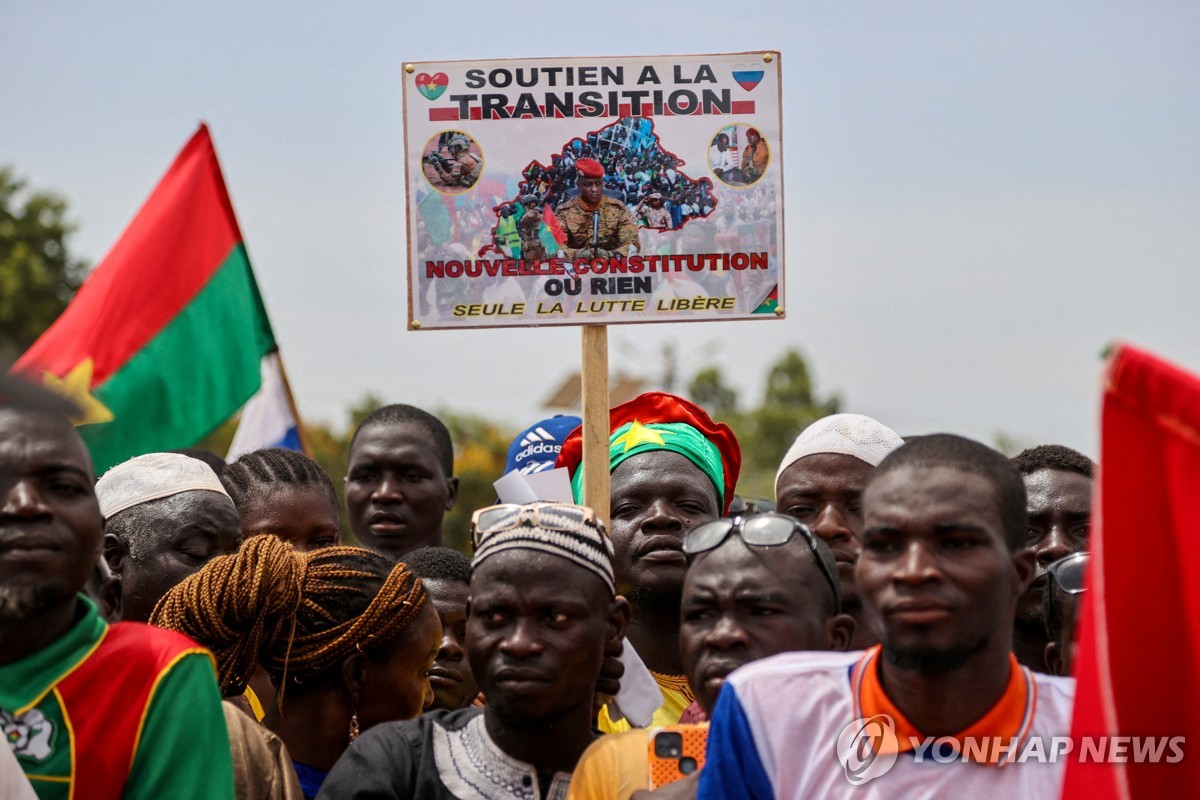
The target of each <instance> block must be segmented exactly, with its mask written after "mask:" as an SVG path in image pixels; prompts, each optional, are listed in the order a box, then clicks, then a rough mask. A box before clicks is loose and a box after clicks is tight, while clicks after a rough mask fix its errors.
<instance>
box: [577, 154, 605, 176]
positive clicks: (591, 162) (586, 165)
mask: <svg viewBox="0 0 1200 800" xmlns="http://www.w3.org/2000/svg"><path fill="white" fill-rule="evenodd" d="M575 169H577V170H579V174H580V175H582V176H583V177H585V178H603V177H604V165H603V164H601V163H600V162H599V161H597V160H596V159H594V158H581V159H579V160H578V161H576V162H575Z"/></svg>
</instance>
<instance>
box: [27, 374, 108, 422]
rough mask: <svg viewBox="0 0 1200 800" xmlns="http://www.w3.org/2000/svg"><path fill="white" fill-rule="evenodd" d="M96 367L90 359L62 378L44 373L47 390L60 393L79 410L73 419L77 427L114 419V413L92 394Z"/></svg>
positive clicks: (43, 379) (43, 378)
mask: <svg viewBox="0 0 1200 800" xmlns="http://www.w3.org/2000/svg"><path fill="white" fill-rule="evenodd" d="M94 367H95V363H94V362H93V361H92V359H91V358H90V357H88V358H85V359H84V360H83V361H80V362H79V363H78V364H76V365H75V366H74V367H72V369H71V371H70V372H68V373H67V374H66V375H64V376H63V377H61V378H60V377H58V376H57V375H54V374H52V373H49V372H43V373H42V382H43V383H44V384H45V385H46V388H47V389H49V390H51V391H53V392H58V393H59V394H61V395H62V396H63V397H65V398H67V399H68V400H70V401H71V402H73V403H74V404H75V405H76V406H77V407H78V408H79V413H78V414H77V415H75V416H73V417H71V422H73V423H75V424H76V425H93V424H95V423H97V422H112V421H113V419H114V417H113V413H112V411H110V410H109V409H108V407H107V406H105V405H104V404H103V403H101V402H100V401H99V400H97V399H96V396H95V395H93V394H92V392H91V389H92V370H93V368H94Z"/></svg>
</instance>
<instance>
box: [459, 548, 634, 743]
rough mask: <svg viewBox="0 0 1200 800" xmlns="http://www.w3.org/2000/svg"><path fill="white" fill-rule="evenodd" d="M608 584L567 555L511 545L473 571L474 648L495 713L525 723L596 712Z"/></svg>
mask: <svg viewBox="0 0 1200 800" xmlns="http://www.w3.org/2000/svg"><path fill="white" fill-rule="evenodd" d="M612 607H613V598H612V596H611V595H610V594H609V591H608V587H606V586H605V585H604V584H603V582H602V581H601V580H600V579H599V578H598V577H596V576H594V575H592V574H591V573H590V572H588V571H587V570H585V569H583V568H582V567H578V566H575V565H574V564H572V563H571V562H570V561H568V560H566V559H565V558H560V557H558V556H554V555H550V554H543V553H535V552H530V551H527V550H511V551H508V552H502V553H498V554H496V555H494V556H492V557H491V558H488V559H487V560H486V561H484V562H483V563H482V564H480V565H478V566H477V567H476V568H475V570H474V572H473V573H472V575H471V607H470V610H469V612H468V615H467V653H468V657H469V658H470V661H471V672H472V673H473V674H474V675H475V678H476V680H477V681H478V682H479V687H480V688H481V689H482V690H483V693H484V694H485V695H486V696H487V708H488V713H495V714H498V715H499V716H500V717H502V718H504V719H506V720H509V721H520V722H523V723H525V724H528V723H529V722H533V721H537V720H554V719H555V718H557V717H561V716H564V715H566V714H569V713H571V712H575V711H579V710H580V709H581V708H583V709H586V710H587V713H590V711H591V708H592V696H593V695H594V694H595V690H596V679H597V678H598V677H599V675H600V663H601V661H602V660H603V658H604V648H605V644H606V643H607V642H608V641H609V640H610V639H613V638H615V637H619V636H620V634H621V631H619V630H615V629H614V626H613V625H612V624H611V623H610V617H611V608H612Z"/></svg>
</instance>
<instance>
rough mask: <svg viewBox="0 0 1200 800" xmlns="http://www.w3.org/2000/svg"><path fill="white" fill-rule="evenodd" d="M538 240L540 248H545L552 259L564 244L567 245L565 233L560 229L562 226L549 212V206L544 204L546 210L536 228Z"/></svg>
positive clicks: (551, 212) (552, 213)
mask: <svg viewBox="0 0 1200 800" xmlns="http://www.w3.org/2000/svg"><path fill="white" fill-rule="evenodd" d="M538 238H539V239H541V241H542V247H545V248H546V252H547V253H549V254H550V257H551V258H553V257H554V254H555V253H557V252H558V251H559V250H560V249H561V248H562V246H563V245H564V244H566V243H567V232H566V231H564V230H563V229H562V224H561V223H560V222H559V221H558V217H556V216H555V215H554V212H553V211H551V210H550V204H549V203H547V204H546V210H545V211H544V212H542V224H541V225H540V226H539V227H538Z"/></svg>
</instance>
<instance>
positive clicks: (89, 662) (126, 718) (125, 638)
mask: <svg viewBox="0 0 1200 800" xmlns="http://www.w3.org/2000/svg"><path fill="white" fill-rule="evenodd" d="M198 650H200V646H199V645H198V644H196V643H195V642H193V641H192V640H191V639H189V638H187V637H186V636H184V635H183V634H181V633H176V632H174V631H166V630H161V629H159V628H152V627H150V626H149V625H142V624H139V623H136V622H118V623H117V624H115V625H111V626H109V628H108V630H107V631H106V632H105V635H104V639H102V640H101V642H100V646H99V647H97V648H96V650H95V652H93V653H92V654H91V655H90V656H88V658H86V659H85V660H84V661H83V662H82V663H81V664H80V665H79V666H78V667H76V668H75V670H74V671H73V672H71V673H70V674H68V675H67V676H66V677H65V678H63V679H62V680H61V681H59V682H58V686H57V689H58V692H59V695H60V696H61V697H62V703H63V706H64V707H65V711H66V715H67V718H68V719H70V720H71V727H72V730H73V734H74V741H73V743H72V749H73V750H74V752H75V754H76V755H75V763H74V765H73V766H74V769H73V785H74V786H75V787H77V788H78V787H84V788H85V789H86V792H85V794H86V796H88V797H120V796H121V795H122V793H123V792H124V789H125V781H126V779H127V778H128V777H129V770H130V768H131V767H132V766H133V757H134V755H135V752H136V747H137V744H138V736H139V734H140V733H141V729H142V725H143V721H144V720H145V717H146V713H147V712H148V711H149V710H150V701H151V693H152V691H153V690H154V688H155V687H156V686H157V685H158V681H159V679H160V678H161V676H162V674H163V673H164V672H165V671H166V670H167V669H168V668H169V667H170V666H171V665H172V664H174V663H175V662H176V661H177V660H179V658H180V657H181V656H183V655H184V654H186V653H188V652H195V651H198ZM181 724H186V723H185V722H183V721H181ZM76 796H80V795H76Z"/></svg>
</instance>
